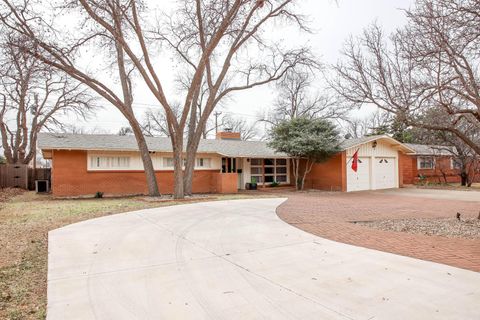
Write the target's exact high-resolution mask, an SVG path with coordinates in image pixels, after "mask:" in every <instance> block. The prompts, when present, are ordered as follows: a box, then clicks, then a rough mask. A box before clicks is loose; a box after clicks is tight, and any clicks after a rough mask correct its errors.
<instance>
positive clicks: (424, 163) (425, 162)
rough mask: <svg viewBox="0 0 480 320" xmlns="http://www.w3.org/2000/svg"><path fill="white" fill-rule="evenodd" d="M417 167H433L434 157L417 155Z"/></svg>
mask: <svg viewBox="0 0 480 320" xmlns="http://www.w3.org/2000/svg"><path fill="white" fill-rule="evenodd" d="M417 161H418V162H417V166H418V169H433V168H435V159H434V158H433V157H418V160H417Z"/></svg>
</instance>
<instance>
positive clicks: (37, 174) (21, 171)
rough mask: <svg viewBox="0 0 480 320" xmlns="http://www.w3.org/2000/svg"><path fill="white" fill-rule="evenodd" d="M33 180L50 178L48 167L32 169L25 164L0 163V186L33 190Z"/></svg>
mask: <svg viewBox="0 0 480 320" xmlns="http://www.w3.org/2000/svg"><path fill="white" fill-rule="evenodd" d="M35 180H50V169H49V168H37V169H35V170H34V169H33V168H29V167H28V165H26V164H0V188H9V187H10V188H12V187H14V188H22V189H28V190H35Z"/></svg>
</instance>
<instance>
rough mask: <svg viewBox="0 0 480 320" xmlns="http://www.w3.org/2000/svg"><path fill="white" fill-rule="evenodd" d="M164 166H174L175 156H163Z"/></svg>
mask: <svg viewBox="0 0 480 320" xmlns="http://www.w3.org/2000/svg"><path fill="white" fill-rule="evenodd" d="M163 166H164V167H165V168H173V158H163Z"/></svg>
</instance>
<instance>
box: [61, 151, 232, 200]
mask: <svg viewBox="0 0 480 320" xmlns="http://www.w3.org/2000/svg"><path fill="white" fill-rule="evenodd" d="M156 176H157V182H158V186H159V188H160V192H161V193H165V194H171V193H173V171H156ZM217 178H218V173H217V171H216V170H196V171H195V173H194V177H193V186H192V188H193V192H195V193H212V192H217ZM236 183H237V182H236V180H235V188H236ZM97 191H100V192H104V193H105V194H106V195H128V194H147V192H148V190H147V184H146V178H145V173H144V172H143V171H88V170H87V152H86V151H66V150H65V151H64V150H61V151H59V150H56V151H54V153H53V160H52V192H53V195H54V196H60V197H63V196H79V195H92V194H95V193H96V192H97ZM235 191H236V189H235Z"/></svg>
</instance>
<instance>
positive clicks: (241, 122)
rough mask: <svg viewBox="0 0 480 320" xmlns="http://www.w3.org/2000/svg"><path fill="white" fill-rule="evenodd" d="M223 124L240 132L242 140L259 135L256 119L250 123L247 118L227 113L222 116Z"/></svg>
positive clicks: (251, 138) (224, 126)
mask: <svg viewBox="0 0 480 320" xmlns="http://www.w3.org/2000/svg"><path fill="white" fill-rule="evenodd" d="M222 126H223V128H225V129H228V130H231V131H232V132H238V133H240V138H241V139H242V140H253V139H255V138H257V137H258V130H257V127H256V121H255V122H253V123H249V122H248V121H247V120H246V119H244V118H241V117H234V116H232V115H231V114H226V115H225V116H224V117H223V118H222Z"/></svg>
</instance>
